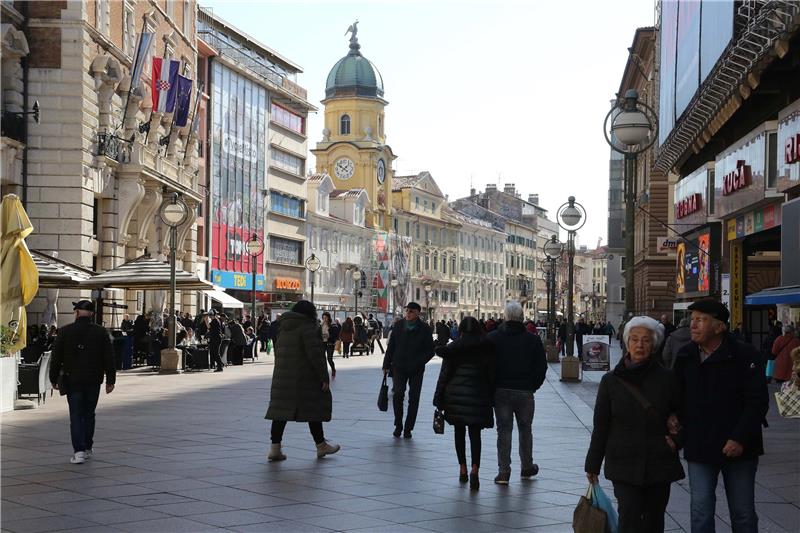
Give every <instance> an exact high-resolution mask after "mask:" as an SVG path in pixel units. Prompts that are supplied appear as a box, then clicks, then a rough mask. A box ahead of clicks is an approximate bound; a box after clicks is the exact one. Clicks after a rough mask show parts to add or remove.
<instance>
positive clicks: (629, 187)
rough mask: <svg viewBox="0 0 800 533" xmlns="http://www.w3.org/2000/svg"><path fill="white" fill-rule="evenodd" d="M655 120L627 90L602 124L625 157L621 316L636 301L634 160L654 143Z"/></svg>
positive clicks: (608, 138)
mask: <svg viewBox="0 0 800 533" xmlns="http://www.w3.org/2000/svg"><path fill="white" fill-rule="evenodd" d="M612 117H613V118H612ZM657 117H658V115H657V114H656V112H655V111H654V110H653V108H652V107H650V106H648V105H647V104H645V103H644V102H642V101H641V100H639V93H637V92H636V91H635V90H634V89H629V90H627V91H626V92H625V96H624V97H623V98H622V99H620V98H617V100H616V102H615V103H614V107H612V108H611V110H610V111H609V112H608V114H607V115H606V118H605V121H604V122H603V134H604V135H605V137H606V142H607V143H608V144H609V146H611V149H612V150H614V151H615V152H618V153H620V154H623V155H624V156H625V167H624V183H625V228H626V229H625V316H628V313H633V312H634V307H635V302H636V299H635V294H634V284H633V261H634V257H633V256H634V243H635V240H634V237H635V236H634V227H635V226H636V220H635V216H634V207H635V206H634V202H635V199H636V192H635V191H634V189H635V186H636V158H637V156H638V155H639V154H641V153H642V152H644V151H645V150H647V149H649V148H650V147H651V146H652V145H653V143H654V142H655V140H656V133H657V132H658V118H657Z"/></svg>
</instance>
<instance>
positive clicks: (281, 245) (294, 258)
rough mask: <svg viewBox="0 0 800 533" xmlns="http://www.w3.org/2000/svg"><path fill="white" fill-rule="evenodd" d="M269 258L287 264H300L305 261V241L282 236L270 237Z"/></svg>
mask: <svg viewBox="0 0 800 533" xmlns="http://www.w3.org/2000/svg"><path fill="white" fill-rule="evenodd" d="M269 260H270V261H274V262H276V263H285V264H287V265H299V264H302V262H303V243H302V242H300V241H293V240H290V239H284V238H282V237H274V236H273V237H270V238H269Z"/></svg>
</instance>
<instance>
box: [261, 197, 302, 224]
mask: <svg viewBox="0 0 800 533" xmlns="http://www.w3.org/2000/svg"><path fill="white" fill-rule="evenodd" d="M269 204H270V211H272V212H273V213H280V214H281V215H287V216H290V217H296V218H304V217H305V205H304V204H305V202H304V201H303V200H300V199H299V198H293V197H291V196H287V195H285V194H283V193H280V192H277V191H271V192H270V201H269Z"/></svg>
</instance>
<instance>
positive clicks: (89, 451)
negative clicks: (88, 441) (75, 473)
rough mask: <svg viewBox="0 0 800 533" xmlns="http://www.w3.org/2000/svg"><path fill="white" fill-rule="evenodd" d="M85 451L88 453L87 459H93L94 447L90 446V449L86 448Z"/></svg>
mask: <svg viewBox="0 0 800 533" xmlns="http://www.w3.org/2000/svg"><path fill="white" fill-rule="evenodd" d="M83 453H85V454H86V459H91V458H92V456H93V455H94V450H93V449H91V448H89V449H88V450H86V451H85V452H83Z"/></svg>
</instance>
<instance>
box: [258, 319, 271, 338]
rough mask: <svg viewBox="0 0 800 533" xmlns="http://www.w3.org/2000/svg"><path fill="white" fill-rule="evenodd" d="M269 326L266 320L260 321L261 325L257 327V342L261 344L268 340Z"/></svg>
mask: <svg viewBox="0 0 800 533" xmlns="http://www.w3.org/2000/svg"><path fill="white" fill-rule="evenodd" d="M269 326H270V322H269V321H268V320H266V319H264V320H262V321H261V325H259V326H258V340H260V341H261V342H267V341H268V340H269Z"/></svg>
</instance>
